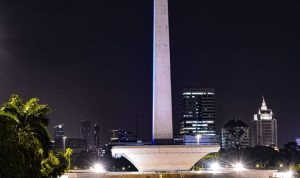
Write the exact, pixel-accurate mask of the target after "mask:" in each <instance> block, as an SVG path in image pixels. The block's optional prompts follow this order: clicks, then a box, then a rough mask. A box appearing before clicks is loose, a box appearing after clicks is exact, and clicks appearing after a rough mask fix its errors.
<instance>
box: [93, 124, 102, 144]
mask: <svg viewBox="0 0 300 178" xmlns="http://www.w3.org/2000/svg"><path fill="white" fill-rule="evenodd" d="M93 144H94V148H95V149H98V148H100V126H99V124H98V123H95V124H94V126H93Z"/></svg>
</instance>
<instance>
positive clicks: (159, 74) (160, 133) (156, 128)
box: [152, 0, 173, 144]
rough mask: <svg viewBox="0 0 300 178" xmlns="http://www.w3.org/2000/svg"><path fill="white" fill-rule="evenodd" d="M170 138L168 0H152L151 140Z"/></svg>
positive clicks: (171, 131)
mask: <svg viewBox="0 0 300 178" xmlns="http://www.w3.org/2000/svg"><path fill="white" fill-rule="evenodd" d="M172 139H173V124H172V99H171V71H170V46H169V15H168V0H154V29H153V136H152V141H153V142H154V143H158V144H160V143H168V142H169V141H170V140H172Z"/></svg>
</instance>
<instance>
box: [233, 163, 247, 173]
mask: <svg viewBox="0 0 300 178" xmlns="http://www.w3.org/2000/svg"><path fill="white" fill-rule="evenodd" d="M233 169H234V170H235V171H238V172H240V171H243V170H245V166H244V165H243V164H242V163H235V164H234V165H233Z"/></svg>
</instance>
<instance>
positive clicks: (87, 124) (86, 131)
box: [80, 120, 93, 150]
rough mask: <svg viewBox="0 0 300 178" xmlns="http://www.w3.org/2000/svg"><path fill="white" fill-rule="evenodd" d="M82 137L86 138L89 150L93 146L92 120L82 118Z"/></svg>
mask: <svg viewBox="0 0 300 178" xmlns="http://www.w3.org/2000/svg"><path fill="white" fill-rule="evenodd" d="M80 138H83V139H85V140H86V145H87V148H86V149H87V150H90V149H92V148H93V142H92V128H91V121H87V120H82V121H81V122H80Z"/></svg>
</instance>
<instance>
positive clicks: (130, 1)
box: [0, 0, 300, 145]
mask: <svg viewBox="0 0 300 178" xmlns="http://www.w3.org/2000/svg"><path fill="white" fill-rule="evenodd" d="M152 8H153V5H152V0H98V1H79V0H78V1H77V0H72V1H67V0H65V1H63V0H61V1H53V0H49V1H47V0H43V1H40V0H35V1H26V2H25V1H19V2H17V1H6V2H0V102H1V103H3V102H4V101H6V100H7V99H8V98H9V96H10V95H11V94H12V93H16V94H19V95H20V96H21V97H23V98H24V99H28V98H30V97H38V98H40V100H41V102H42V103H47V104H49V105H50V106H51V108H52V109H53V113H52V115H51V124H50V127H52V126H53V125H55V124H60V123H64V124H65V127H66V135H67V136H69V137H77V136H79V123H80V120H91V121H92V122H98V123H100V125H101V139H102V142H103V143H104V142H106V141H108V138H109V136H110V135H111V133H110V130H111V129H113V128H124V129H127V130H131V131H134V132H135V131H136V120H137V119H136V115H138V116H139V118H140V122H139V123H140V129H139V130H140V131H139V132H140V137H141V138H142V139H143V140H144V141H149V140H150V137H151V125H152V124H151V117H152V116H151V112H152V21H153V19H152V16H153V14H152ZM299 9H300V2H299V1H296V0H294V1H288V0H286V1H280V2H279V1H278V2H277V1H236V2H233V1H230V2H229V1H226V2H225V1H209V2H206V1H205V2H203V1H199V0H184V1H183V0H169V11H170V46H171V65H172V95H173V116H174V118H173V123H174V129H175V130H174V132H175V133H178V132H179V118H178V113H179V111H178V109H179V107H178V105H179V96H180V92H181V91H182V89H183V88H186V87H203V88H205V87H207V88H215V90H216V107H217V118H216V124H217V127H218V128H219V127H221V126H222V125H223V124H224V123H225V122H226V121H228V120H230V119H233V118H240V119H242V120H244V121H245V122H246V123H248V124H249V123H250V121H251V120H252V119H253V114H255V113H256V112H257V109H258V107H259V106H260V105H261V100H262V99H261V97H262V95H264V96H265V98H266V102H267V105H268V107H270V108H271V109H273V112H274V113H275V117H276V119H278V128H279V131H278V132H279V143H280V144H281V145H282V144H284V143H285V142H287V141H290V140H294V139H295V137H297V136H300V129H299V127H300V126H299V125H300V104H299V100H300V83H299V76H300V70H299V69H300V60H299V59H300V25H299V19H300V10H299ZM50 129H51V128H50ZM51 131H52V129H51Z"/></svg>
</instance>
